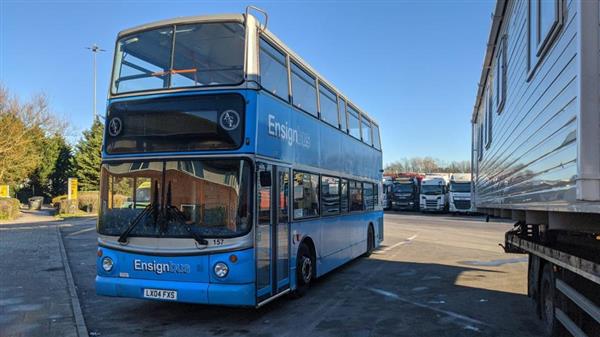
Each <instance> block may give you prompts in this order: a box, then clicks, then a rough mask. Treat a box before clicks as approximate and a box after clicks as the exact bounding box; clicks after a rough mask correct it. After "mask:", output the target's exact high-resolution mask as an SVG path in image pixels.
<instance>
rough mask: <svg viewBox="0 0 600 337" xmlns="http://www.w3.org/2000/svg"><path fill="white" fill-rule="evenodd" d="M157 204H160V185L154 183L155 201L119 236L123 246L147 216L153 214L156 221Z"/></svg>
mask: <svg viewBox="0 0 600 337" xmlns="http://www.w3.org/2000/svg"><path fill="white" fill-rule="evenodd" d="M157 204H158V184H157V183H156V182H155V183H154V200H152V202H151V203H149V204H148V205H147V206H146V207H144V209H143V210H142V212H140V214H138V215H137V216H136V217H135V219H133V221H131V223H130V224H129V226H127V229H125V231H124V232H123V233H121V235H120V236H119V240H118V241H119V242H120V243H122V244H125V243H127V237H128V236H129V234H131V232H132V231H133V229H134V228H135V226H137V225H138V224H139V223H140V222H141V221H142V219H143V218H145V217H146V215H149V214H153V215H154V217H155V220H156V217H157V215H158V214H157V210H156V205H157Z"/></svg>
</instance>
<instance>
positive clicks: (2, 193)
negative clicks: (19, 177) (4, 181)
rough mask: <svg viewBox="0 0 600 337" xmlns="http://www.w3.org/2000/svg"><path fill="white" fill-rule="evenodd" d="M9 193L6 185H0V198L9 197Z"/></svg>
mask: <svg viewBox="0 0 600 337" xmlns="http://www.w3.org/2000/svg"><path fill="white" fill-rule="evenodd" d="M9 193H10V189H9V188H8V185H0V198H8V197H10V195H9Z"/></svg>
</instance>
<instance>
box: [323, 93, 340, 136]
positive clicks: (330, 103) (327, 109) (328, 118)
mask: <svg viewBox="0 0 600 337" xmlns="http://www.w3.org/2000/svg"><path fill="white" fill-rule="evenodd" d="M319 102H320V103H321V109H320V111H321V119H322V120H324V121H325V122H327V123H329V124H331V125H333V126H335V127H336V128H337V127H338V126H339V124H338V111H337V110H338V107H337V97H336V96H335V94H334V93H333V92H332V91H331V90H329V88H327V87H326V86H324V85H322V84H319Z"/></svg>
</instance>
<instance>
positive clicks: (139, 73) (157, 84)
mask: <svg viewBox="0 0 600 337" xmlns="http://www.w3.org/2000/svg"><path fill="white" fill-rule="evenodd" d="M243 69H244V27H243V26H242V25H241V24H239V23H202V24H188V25H180V26H170V27H163V28H157V29H152V30H147V31H143V32H140V33H134V34H131V35H127V36H125V37H123V38H121V39H119V41H118V42H117V54H116V58H115V65H114V71H113V72H114V74H113V83H112V93H114V94H120V93H125V92H133V91H144V90H154V89H164V88H176V87H203V86H216V85H235V84H239V83H241V82H242V81H243V79H244V72H243Z"/></svg>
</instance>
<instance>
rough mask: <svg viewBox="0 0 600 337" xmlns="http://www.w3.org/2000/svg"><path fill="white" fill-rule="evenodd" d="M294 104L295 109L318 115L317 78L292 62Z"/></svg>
mask: <svg viewBox="0 0 600 337" xmlns="http://www.w3.org/2000/svg"><path fill="white" fill-rule="evenodd" d="M292 102H293V104H294V106H295V107H297V108H300V109H302V110H304V111H306V112H308V113H309V114H311V115H313V116H316V115H317V88H316V80H315V78H314V77H313V76H312V75H310V74H308V73H307V72H306V71H304V70H303V69H302V68H300V67H299V66H297V65H296V64H295V63H294V62H292Z"/></svg>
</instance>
